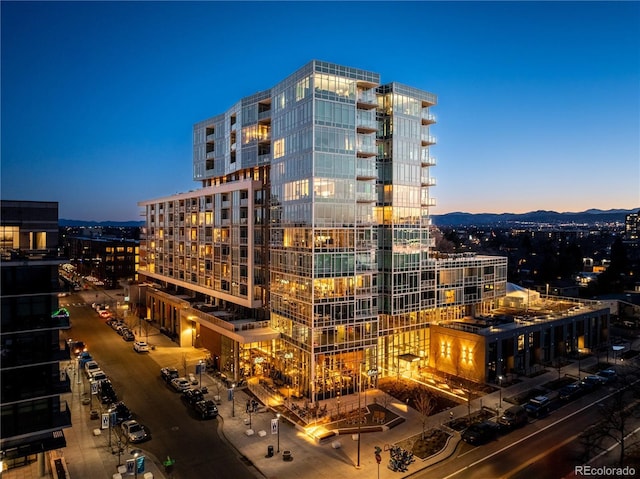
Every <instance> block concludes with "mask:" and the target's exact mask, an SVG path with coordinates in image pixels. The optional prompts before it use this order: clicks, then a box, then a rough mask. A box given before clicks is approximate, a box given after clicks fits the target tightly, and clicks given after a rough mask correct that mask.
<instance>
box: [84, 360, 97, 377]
mask: <svg viewBox="0 0 640 479" xmlns="http://www.w3.org/2000/svg"><path fill="white" fill-rule="evenodd" d="M94 371H100V366H99V365H98V363H97V362H95V361H87V362H86V363H85V364H84V373H85V374H86V375H87V377H88V378H90V377H91V373H93V372H94Z"/></svg>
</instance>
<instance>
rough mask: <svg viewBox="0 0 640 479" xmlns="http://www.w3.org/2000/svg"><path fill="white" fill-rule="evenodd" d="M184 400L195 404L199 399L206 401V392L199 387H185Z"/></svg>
mask: <svg viewBox="0 0 640 479" xmlns="http://www.w3.org/2000/svg"><path fill="white" fill-rule="evenodd" d="M181 399H182V400H184V401H185V402H187V403H188V404H189V405H191V406H193V405H194V404H195V403H197V402H199V401H204V394H202V391H200V390H199V389H191V388H189V389H185V390H184V391H182V398H181Z"/></svg>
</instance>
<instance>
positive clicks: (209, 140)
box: [207, 133, 216, 143]
mask: <svg viewBox="0 0 640 479" xmlns="http://www.w3.org/2000/svg"><path fill="white" fill-rule="evenodd" d="M215 138H216V135H215V133H209V134H208V135H207V143H213V142H214V141H215Z"/></svg>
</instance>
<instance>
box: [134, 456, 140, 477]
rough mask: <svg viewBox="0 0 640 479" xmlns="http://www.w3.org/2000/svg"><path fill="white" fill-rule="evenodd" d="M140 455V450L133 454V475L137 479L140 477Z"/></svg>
mask: <svg viewBox="0 0 640 479" xmlns="http://www.w3.org/2000/svg"><path fill="white" fill-rule="evenodd" d="M138 456H140V452H139V451H137V450H136V452H135V453H134V454H133V473H134V476H133V477H135V479H138Z"/></svg>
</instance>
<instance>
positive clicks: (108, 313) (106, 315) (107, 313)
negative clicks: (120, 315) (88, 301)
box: [98, 310, 111, 319]
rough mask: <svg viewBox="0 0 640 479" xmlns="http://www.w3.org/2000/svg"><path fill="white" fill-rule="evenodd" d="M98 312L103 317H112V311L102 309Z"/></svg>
mask: <svg viewBox="0 0 640 479" xmlns="http://www.w3.org/2000/svg"><path fill="white" fill-rule="evenodd" d="M98 314H99V315H100V317H101V318H102V319H109V318H111V313H110V312H109V311H107V310H104V311H100V312H99V313H98Z"/></svg>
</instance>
